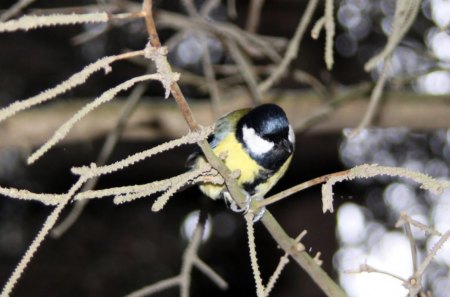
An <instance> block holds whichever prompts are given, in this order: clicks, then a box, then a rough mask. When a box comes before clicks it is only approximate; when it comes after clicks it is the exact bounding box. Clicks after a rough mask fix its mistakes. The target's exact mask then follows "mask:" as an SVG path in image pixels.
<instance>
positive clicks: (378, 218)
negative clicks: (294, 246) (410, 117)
mask: <svg viewBox="0 0 450 297" xmlns="http://www.w3.org/2000/svg"><path fill="white" fill-rule="evenodd" d="M449 132H450V130H438V131H435V132H432V133H412V132H410V131H408V130H406V129H366V130H364V131H362V133H360V134H359V135H357V136H356V137H353V138H348V137H344V139H343V141H342V143H341V146H340V156H341V159H342V161H343V163H344V164H345V165H346V166H348V167H353V166H355V165H360V164H364V163H378V164H379V165H388V166H401V167H405V168H409V169H413V170H417V171H420V172H423V173H427V174H429V175H431V176H433V177H435V178H444V179H449V171H450V170H449V164H450V162H449V159H448V158H446V154H447V153H446V150H447V149H448V144H449V143H450V134H449ZM347 133H348V132H347V131H344V135H346V134H347ZM356 183H360V184H365V185H369V186H370V190H368V191H367V192H366V195H365V198H364V199H362V200H358V201H355V202H351V203H344V204H343V205H341V206H340V208H339V209H338V212H337V228H336V233H337V238H338V240H339V244H340V248H339V250H338V251H337V252H336V254H335V258H334V264H335V267H336V269H337V271H338V273H339V277H340V281H341V285H342V286H343V287H344V289H345V290H346V292H347V293H348V295H349V296H352V297H367V296H369V297H370V296H393V297H394V296H406V295H407V290H406V289H405V288H404V287H403V286H402V282H401V281H400V280H398V279H395V278H393V277H390V276H386V275H382V274H379V273H356V274H355V273H350V274H349V273H346V270H355V269H356V270H357V269H358V268H359V266H360V265H361V264H368V265H370V266H371V267H374V268H376V269H378V270H382V271H386V272H389V273H392V274H395V275H397V276H399V277H402V278H403V279H407V278H408V277H410V276H411V274H412V257H411V249H410V243H409V240H408V238H407V236H406V235H405V233H404V232H403V230H402V229H401V228H400V229H396V228H395V226H394V225H395V223H396V221H397V220H398V219H399V216H400V213H401V212H406V213H407V214H408V215H410V216H411V218H412V219H414V220H416V221H418V222H420V223H422V224H425V225H428V226H432V227H434V228H435V229H436V230H438V231H440V232H442V233H444V232H446V231H448V230H450V216H449V213H450V190H446V191H444V192H443V193H442V194H440V195H436V194H431V193H429V192H426V191H424V190H421V189H420V188H419V186H418V185H417V184H416V183H415V182H412V181H410V180H407V179H403V178H396V179H393V178H374V179H371V181H368V180H361V181H359V180H358V181H356ZM362 196H364V195H362ZM359 197H361V196H359ZM356 202H357V203H358V204H357V203H356ZM412 235H413V237H414V239H415V242H416V244H417V246H418V247H419V255H420V256H419V259H418V261H419V263H420V261H421V260H422V259H423V258H424V257H425V255H427V253H428V251H429V250H430V249H431V248H432V247H433V246H434V245H435V243H436V242H437V241H438V240H439V237H436V236H433V237H430V236H428V235H427V234H425V232H424V231H423V230H420V229H418V228H416V227H412ZM449 268H450V244H449V243H448V242H447V243H446V244H444V245H443V246H442V248H441V249H440V250H439V252H438V254H437V256H436V257H435V258H434V260H433V263H432V265H430V266H429V267H428V269H427V271H426V273H425V276H424V278H423V285H424V286H425V288H426V289H427V290H428V289H429V290H432V293H433V296H448V292H449V288H450V279H449V271H450V270H449Z"/></svg>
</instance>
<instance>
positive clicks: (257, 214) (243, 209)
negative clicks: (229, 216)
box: [224, 192, 266, 223]
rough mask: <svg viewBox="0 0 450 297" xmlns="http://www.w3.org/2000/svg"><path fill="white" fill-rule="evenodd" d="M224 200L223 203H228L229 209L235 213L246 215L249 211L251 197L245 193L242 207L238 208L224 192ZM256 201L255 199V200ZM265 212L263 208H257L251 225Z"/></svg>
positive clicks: (228, 194) (227, 193)
mask: <svg viewBox="0 0 450 297" xmlns="http://www.w3.org/2000/svg"><path fill="white" fill-rule="evenodd" d="M224 198H225V202H226V203H227V205H228V203H229V208H230V209H231V210H232V211H234V212H237V213H244V214H246V213H247V212H248V211H249V210H250V203H251V200H252V198H251V196H250V195H249V194H248V193H245V206H244V207H239V206H238V205H237V203H236V202H235V201H234V200H233V198H232V197H231V195H230V193H229V192H225V193H224ZM255 199H257V198H255ZM265 212H266V208H265V207H261V208H259V209H258V210H257V211H256V212H255V213H254V216H253V223H256V222H258V221H259V220H260V219H261V218H262V217H263V215H264V213H265Z"/></svg>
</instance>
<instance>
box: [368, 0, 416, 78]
mask: <svg viewBox="0 0 450 297" xmlns="http://www.w3.org/2000/svg"><path fill="white" fill-rule="evenodd" d="M421 2H422V1H421V0H398V1H396V7H395V13H394V18H393V23H392V32H391V33H390V34H389V37H388V40H387V43H386V45H385V46H384V48H383V50H382V51H381V52H380V53H378V54H377V55H376V56H374V57H372V58H371V59H370V60H369V61H368V62H367V63H366V65H364V69H365V70H366V71H370V70H372V69H374V68H375V67H376V65H377V64H378V63H380V62H381V61H383V60H385V59H386V57H388V56H390V55H391V54H392V53H393V51H394V50H395V48H396V47H397V45H398V44H399V43H400V41H401V40H402V39H403V37H404V36H405V34H406V32H408V30H409V29H410V28H411V26H412V24H413V22H414V20H415V19H416V17H417V14H418V13H419V11H420V7H421V6H420V4H421Z"/></svg>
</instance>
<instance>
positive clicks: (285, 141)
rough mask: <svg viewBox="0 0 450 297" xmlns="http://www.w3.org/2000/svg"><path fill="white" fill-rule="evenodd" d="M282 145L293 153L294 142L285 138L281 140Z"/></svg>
mask: <svg viewBox="0 0 450 297" xmlns="http://www.w3.org/2000/svg"><path fill="white" fill-rule="evenodd" d="M281 147H282V148H283V149H284V150H285V151H286V152H288V153H289V154H292V151H293V149H294V147H293V145H292V143H291V142H290V141H289V140H288V139H283V141H281Z"/></svg>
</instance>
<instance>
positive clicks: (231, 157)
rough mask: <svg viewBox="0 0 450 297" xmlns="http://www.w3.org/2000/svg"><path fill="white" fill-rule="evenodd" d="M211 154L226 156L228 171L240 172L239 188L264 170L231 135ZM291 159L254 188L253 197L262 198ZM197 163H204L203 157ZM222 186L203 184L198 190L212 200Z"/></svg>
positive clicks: (217, 195) (281, 174)
mask: <svg viewBox="0 0 450 297" xmlns="http://www.w3.org/2000/svg"><path fill="white" fill-rule="evenodd" d="M213 152H214V153H215V154H216V155H217V156H219V155H221V154H222V153H224V154H226V159H225V160H224V163H225V165H226V166H227V167H228V168H229V169H230V171H232V172H233V171H236V170H239V171H240V175H239V177H238V179H237V182H238V184H239V186H241V187H242V186H243V185H244V184H246V183H251V182H253V180H254V179H255V178H256V177H257V176H258V174H260V173H261V171H264V170H265V169H264V168H263V167H261V166H260V165H259V164H258V163H257V162H256V161H254V160H253V159H252V158H251V157H250V156H249V155H248V154H247V152H246V151H245V149H244V147H243V145H242V144H241V143H240V142H239V141H238V140H237V139H236V137H235V136H234V134H233V133H230V134H229V135H227V136H226V137H225V138H224V139H222V141H220V142H219V143H218V144H217V146H216V147H215V148H214V149H213ZM290 161H291V158H289V159H288V160H287V161H286V162H285V164H283V166H282V167H281V168H280V170H279V171H278V172H277V173H276V174H274V175H273V176H271V177H270V178H269V179H268V180H267V181H266V182H264V183H262V184H260V185H257V186H256V193H255V195H254V196H258V197H259V198H262V197H263V196H264V195H265V194H266V193H267V192H268V191H269V190H270V189H271V188H272V187H273V186H274V185H275V184H276V183H277V182H278V180H279V179H280V178H281V176H283V174H284V172H285V171H286V169H287V167H288V165H289V163H290ZM197 162H202V163H204V162H206V161H205V159H204V158H203V157H201V158H199V160H198V161H197ZM223 189H224V186H219V185H213V184H203V185H201V186H200V190H201V191H202V192H203V193H204V194H205V195H207V196H208V197H210V198H212V199H218V198H220V194H221V192H222V191H223Z"/></svg>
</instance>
